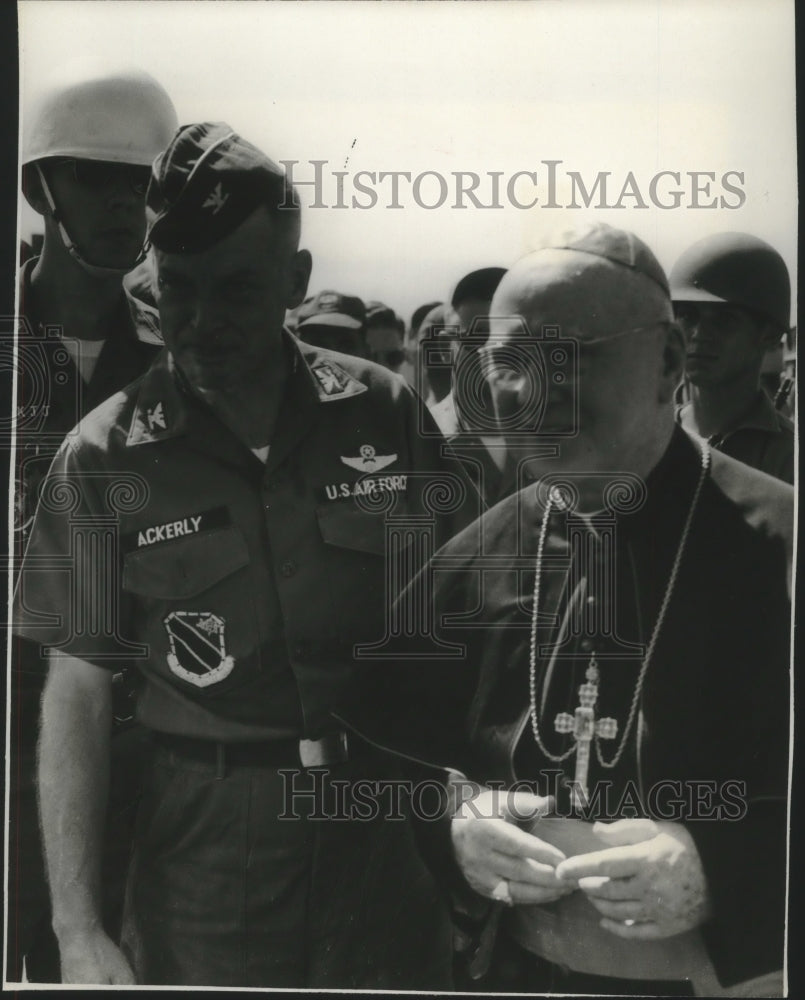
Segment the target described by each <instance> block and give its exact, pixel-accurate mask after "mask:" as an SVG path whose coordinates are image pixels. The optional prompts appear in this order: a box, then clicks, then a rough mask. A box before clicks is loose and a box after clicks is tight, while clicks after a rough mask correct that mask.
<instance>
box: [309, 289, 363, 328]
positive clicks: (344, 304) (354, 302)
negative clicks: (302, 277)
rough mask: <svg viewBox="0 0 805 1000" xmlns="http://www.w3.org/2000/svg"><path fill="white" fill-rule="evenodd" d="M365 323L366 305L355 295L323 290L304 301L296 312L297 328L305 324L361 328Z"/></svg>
mask: <svg viewBox="0 0 805 1000" xmlns="http://www.w3.org/2000/svg"><path fill="white" fill-rule="evenodd" d="M365 324H366V306H364V304H363V301H362V300H361V299H359V298H358V297H357V296H356V295H342V294H341V293H340V292H333V291H329V290H327V291H324V292H319V293H318V295H314V296H313V298H312V299H310V300H309V301H308V302H305V303H304V304H303V305H302V306H301V307H300V309H299V312H298V313H297V329H298V330H301V329H302V328H303V327H305V326H340V327H345V328H346V329H348V330H362V329H363V328H364V326H365Z"/></svg>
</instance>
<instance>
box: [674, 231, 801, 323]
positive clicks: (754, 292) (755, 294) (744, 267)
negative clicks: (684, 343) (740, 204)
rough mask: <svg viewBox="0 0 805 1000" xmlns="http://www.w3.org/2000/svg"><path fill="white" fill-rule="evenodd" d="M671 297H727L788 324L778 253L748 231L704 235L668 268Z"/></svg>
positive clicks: (787, 286) (786, 288) (785, 280)
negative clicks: (669, 269)
mask: <svg viewBox="0 0 805 1000" xmlns="http://www.w3.org/2000/svg"><path fill="white" fill-rule="evenodd" d="M670 285H671V298H672V299H673V301H674V302H729V303H730V304H732V305H737V306H743V307H744V308H746V309H750V310H752V311H754V312H756V313H760V314H761V315H763V316H764V317H766V318H767V319H770V320H771V321H772V322H774V323H775V324H776V325H777V326H778V327H779V328H780V329H781V330H787V329H788V325H789V314H790V308H791V282H790V280H789V277H788V268H787V267H786V265H785V261H784V260H783V258H782V257H781V256H780V254H779V253H778V252H777V251H776V250H775V249H774V247H772V246H770V245H769V244H768V243H766V242H764V241H763V240H761V239H758V237H757V236H751V235H750V234H749V233H716V234H714V235H712V236H705V237H704V239H701V240H699V241H698V242H697V243H694V244H693V246H691V247H688V249H687V250H686V251H685V252H684V253H683V254H682V256H681V257H680V258H679V260H677V262H676V264H674V266H673V268H672V269H671V275H670Z"/></svg>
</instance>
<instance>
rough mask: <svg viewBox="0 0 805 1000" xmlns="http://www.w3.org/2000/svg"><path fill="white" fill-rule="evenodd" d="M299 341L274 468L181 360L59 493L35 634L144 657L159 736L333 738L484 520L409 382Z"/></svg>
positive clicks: (133, 404) (95, 426) (80, 455)
mask: <svg viewBox="0 0 805 1000" xmlns="http://www.w3.org/2000/svg"><path fill="white" fill-rule="evenodd" d="M284 337H285V344H286V347H287V350H288V351H289V355H290V357H291V359H292V360H291V365H290V370H291V371H290V375H289V377H288V380H287V383H286V387H285V395H284V398H283V401H282V403H281V406H280V411H279V417H278V422H277V425H276V428H275V432H274V435H273V438H272V440H271V443H270V447H269V451H268V455H267V459H266V462H265V464H264V463H263V462H262V461H261V459H260V458H259V457H257V456H256V455H255V454H254V453H252V451H250V450H249V448H247V447H246V446H245V445H244V444H242V443H241V442H240V441H239V440H238V439H237V438H236V437H235V436H234V435H233V434H232V433H231V432H230V431H229V430H228V429H227V428H226V427H225V426H224V425H223V424H222V423H221V422H220V421H219V420H218V419H217V418H216V417H215V415H214V414H213V412H212V411H211V410H210V409H209V408H208V407H206V405H204V404H203V403H201V402H200V401H198V400H197V398H196V397H195V396H194V395H192V394H191V393H190V392H189V391H188V389H187V388H186V387H185V386H184V385H183V379H182V376H181V374H180V373H179V372H178V370H176V368H175V366H174V364H173V361H172V358H171V357H170V355H169V354H168V353H167V352H166V353H165V354H163V355H162V356H161V357H160V359H158V361H157V362H156V363H155V364H154V366H153V367H152V368H151V369H150V370H149V371H148V372H147V373H146V374H145V376H143V378H142V379H140V380H139V381H138V382H137V383H135V384H133V385H132V386H129V387H128V388H127V389H126V390H124V391H123V392H120V393H118V394H117V395H116V396H114V397H113V398H111V399H110V400H108V401H107V402H106V403H105V404H104V405H102V406H101V407H99V408H98V409H97V410H96V411H94V413H92V414H91V415H90V417H89V418H87V419H86V420H85V421H84V422H83V425H82V428H81V431H80V433H79V434H77V435H74V436H71V437H70V438H69V439H68V440H67V441H66V442H65V444H64V446H63V447H62V449H61V451H60V453H59V455H58V456H57V458H56V460H55V462H54V465H53V468H52V470H51V473H50V476H49V480H48V482H47V483H46V484H45V488H44V490H43V502H42V505H41V507H40V510H39V513H38V514H37V517H36V521H35V523H34V527H33V531H32V536H31V541H30V544H29V548H28V552H27V554H26V560H25V564H24V566H23V570H22V578H21V581H20V585H19V587H18V591H17V595H16V630H17V631H18V632H19V633H21V634H23V635H26V636H28V637H30V638H32V639H35V640H36V641H38V642H43V643H47V644H48V645H52V646H55V647H58V648H59V649H61V650H63V651H64V652H65V653H70V654H72V655H74V656H78V657H80V658H82V659H85V660H88V661H90V662H93V663H96V664H99V665H102V666H106V667H112V668H113V667H114V665H115V663H116V662H117V658H118V657H125V658H131V657H133V658H134V660H135V662H136V663H137V664H138V666H139V667H140V669H141V672H142V673H143V675H144V679H145V684H144V688H143V690H142V693H141V695H140V698H139V701H138V718H139V719H140V721H141V722H142V723H143V724H145V725H146V726H149V727H151V728H152V729H155V730H159V731H163V732H171V733H179V734H182V735H187V736H193V737H199V738H206V739H212V740H219V741H238V740H252V739H273V738H277V739H280V738H289V737H291V738H298V737H302V738H308V739H316V738H319V737H320V736H321V735H322V734H323V733H325V732H327V731H328V730H330V729H332V728H334V727H335V724H334V722H333V721H332V720H331V718H330V710H331V709H332V708H333V707H334V706H335V704H336V703H337V701H338V699H339V695H340V693H341V690H342V688H343V687H344V686H345V685H346V683H347V681H348V680H349V678H350V675H351V672H352V669H353V662H354V657H355V655H356V654H355V651H354V647H355V645H356V644H365V645H367V646H372V644H374V648H375V649H378V648H381V647H382V645H383V642H384V639H385V637H386V635H387V633H388V631H389V629H390V628H392V627H393V623H392V622H390V619H389V615H388V611H387V608H388V606H389V605H390V603H391V600H392V599H393V597H394V596H395V592H396V590H398V589H399V587H400V586H401V585H403V584H404V583H405V581H406V580H407V579H408V578H409V577H410V575H411V574H412V573H413V572H415V570H416V569H417V566H416V565H415V562H416V560H415V559H413V558H412V556H413V554H414V553H419V554H420V555H421V556H423V557H427V555H428V554H429V553H430V552H432V551H433V550H434V549H435V548H436V547H438V546H439V545H440V544H442V543H443V542H444V541H445V540H446V539H447V538H449V537H450V536H451V535H452V534H453V533H454V532H455V531H456V530H458V528H459V527H461V526H463V525H465V524H467V523H468V522H469V521H470V520H472V519H473V518H475V517H476V516H477V515H478V512H479V510H478V499H477V496H476V495H475V494H474V491H473V489H472V486H471V484H469V482H468V481H467V480H466V478H465V476H464V474H463V472H462V470H461V467H460V464H459V463H458V462H457V461H455V460H454V459H450V458H443V457H442V448H443V440H442V438H441V436H440V435H439V433H438V430H437V428H436V425H435V424H433V422H432V421H431V419H430V417H429V416H428V415H427V413H426V412H425V411H424V407H422V406H421V404H420V403H419V400H418V398H417V397H416V395H415V394H414V393H413V391H412V390H411V389H410V388H409V387H408V386H407V385H406V384H405V383H404V381H403V380H402V379H401V378H400V377H399V376H395V375H392V374H390V373H389V372H387V371H386V370H385V369H382V368H380V367H379V366H377V365H374V364H372V363H371V362H365V361H363V360H361V359H356V358H348V357H346V356H344V355H339V354H334V353H332V352H328V351H324V350H320V349H318V348H313V347H310V346H308V345H305V344H300V343H298V342H297V341H295V340H294V339H293V338H292V337H291V336H290V335H288V334H285V335H284ZM389 506H390V507H391V508H392V510H391V512H390V513H389V514H388V518H387V516H386V508H387V507H389ZM392 529H393V530H392ZM390 534H394V537H395V539H396V540H395V541H394V542H393V546H394V552H395V554H394V555H393V556H392V557H391V558H390V559H387V556H386V553H387V547H388V546H389V545H390V544H392V543H390V542H389V537H390Z"/></svg>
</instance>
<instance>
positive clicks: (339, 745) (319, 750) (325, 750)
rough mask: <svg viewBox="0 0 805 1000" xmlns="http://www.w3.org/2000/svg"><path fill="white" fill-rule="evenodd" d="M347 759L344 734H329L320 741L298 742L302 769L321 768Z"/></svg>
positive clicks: (347, 749)
mask: <svg viewBox="0 0 805 1000" xmlns="http://www.w3.org/2000/svg"><path fill="white" fill-rule="evenodd" d="M348 759H349V745H348V743H347V734H346V733H345V732H343V731H342V732H340V733H331V734H329V735H327V736H323V737H322V738H321V739H320V740H300V741H299V760H300V761H301V762H302V767H323V766H326V765H328V764H335V763H338V762H339V761H344V760H348Z"/></svg>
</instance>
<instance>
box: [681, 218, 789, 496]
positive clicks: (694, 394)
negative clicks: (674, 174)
mask: <svg viewBox="0 0 805 1000" xmlns="http://www.w3.org/2000/svg"><path fill="white" fill-rule="evenodd" d="M670 283H671V294H672V296H673V300H674V313H675V315H676V317H677V319H678V320H679V322H680V323H681V324H682V328H683V330H684V331H685V335H686V339H687V356H686V360H685V375H686V377H687V379H688V382H689V383H690V393H691V398H690V402H688V403H686V404H685V405H684V406H682V408H681V410H680V412H679V415H678V419H679V421H680V423H681V424H682V426H683V427H684V428H685V429H686V430H690V431H694V432H695V433H696V434H699V435H701V436H702V437H704V438H707V440H708V441H709V442H710V444H711V445H712V446H713V447H714V448H718V449H719V451H723V452H724V453H725V454H727V455H732V457H733V458H737V459H739V460H740V461H741V462H746V464H747V465H751V466H753V467H754V468H756V469H760V470H761V471H762V472H767V473H769V475H771V476H776V477H777V478H778V479H782V480H784V481H785V482H787V483H792V484H793V482H794V425H793V423H792V421H791V420H789V419H788V417H786V416H784V415H783V414H782V413H780V412H779V411H778V410H776V409H775V408H774V405H773V403H772V401H771V399H770V397H769V396H768V395H767V393H766V392H765V391H764V390H763V389H762V387H761V370H762V366H763V361H764V357H765V356H766V354H767V352H768V351H772V350H774V349H776V348H777V347H779V345H780V340H781V338H782V337H783V335H784V334H785V333H786V332H787V331H788V327H789V320H790V317H789V310H790V303H791V287H790V282H789V277H788V269H787V267H786V266H785V261H784V260H783V258H782V257H781V256H780V254H779V253H778V252H777V251H776V250H775V249H774V248H773V247H771V246H769V244H768V243H764V241H763V240H761V239H758V238H757V237H756V236H750V235H749V234H747V233H718V234H716V235H714V236H706V237H705V238H704V239H702V240H699V242H698V243H694V244H693V246H691V247H689V248H688V249H687V250H686V251H685V252H684V253H683V254H682V256H681V257H680V258H679V260H678V261H677V262H676V264H674V266H673V268H672V270H671V275H670Z"/></svg>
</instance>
